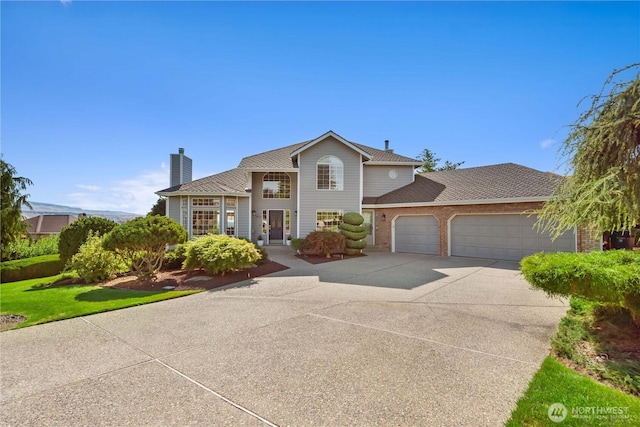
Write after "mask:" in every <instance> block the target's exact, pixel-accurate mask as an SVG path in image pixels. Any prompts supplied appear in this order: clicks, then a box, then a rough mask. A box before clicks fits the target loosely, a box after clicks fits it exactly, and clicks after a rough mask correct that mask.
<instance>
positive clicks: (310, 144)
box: [291, 130, 371, 160]
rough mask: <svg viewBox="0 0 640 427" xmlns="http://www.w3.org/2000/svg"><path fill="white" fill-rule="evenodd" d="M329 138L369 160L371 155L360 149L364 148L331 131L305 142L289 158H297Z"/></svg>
mask: <svg viewBox="0 0 640 427" xmlns="http://www.w3.org/2000/svg"><path fill="white" fill-rule="evenodd" d="M330 136H331V137H333V138H335V139H337V140H338V141H340V142H341V143H343V144H344V145H346V146H347V147H349V148H351V149H352V150H355V151H357V152H358V153H359V154H361V155H362V156H364V157H365V158H367V160H368V159H371V154H369V153H367V151H366V150H363V149H362V147H364V146H358V145H356V144H354V143H353V142H350V141H347V140H346V139H344V138H343V137H341V136H340V135H338V134H337V133H335V132H334V131H332V130H330V131H329V132H326V133H325V134H323V135H320V136H319V137H317V138H316V139H312V140H311V141H307V142H306V143H305V144H304V145H303V146H301V147H300V148H297V149H296V150H294V151H293V152H291V156H292V157H293V156H297V155H298V154H300V153H302V152H303V151H304V150H306V149H308V148H311V147H313V146H314V145H316V144H317V143H318V142H320V141H324V140H325V139H327V138H328V137H330Z"/></svg>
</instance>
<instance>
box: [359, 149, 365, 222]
mask: <svg viewBox="0 0 640 427" xmlns="http://www.w3.org/2000/svg"><path fill="white" fill-rule="evenodd" d="M363 198H364V166H363V164H362V154H361V155H360V198H359V199H358V212H360V213H362V199H363Z"/></svg>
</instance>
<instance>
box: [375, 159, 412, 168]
mask: <svg viewBox="0 0 640 427" xmlns="http://www.w3.org/2000/svg"><path fill="white" fill-rule="evenodd" d="M364 164H365V165H372V166H410V165H412V166H415V167H418V166H422V163H419V162H399V161H395V162H394V161H390V160H386V161H384V160H367V161H366V162H364Z"/></svg>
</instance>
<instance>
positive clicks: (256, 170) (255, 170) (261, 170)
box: [236, 167, 298, 173]
mask: <svg viewBox="0 0 640 427" xmlns="http://www.w3.org/2000/svg"><path fill="white" fill-rule="evenodd" d="M236 169H240V170H243V171H247V173H253V172H296V171H297V170H298V168H276V167H272V168H240V167H237V168H236Z"/></svg>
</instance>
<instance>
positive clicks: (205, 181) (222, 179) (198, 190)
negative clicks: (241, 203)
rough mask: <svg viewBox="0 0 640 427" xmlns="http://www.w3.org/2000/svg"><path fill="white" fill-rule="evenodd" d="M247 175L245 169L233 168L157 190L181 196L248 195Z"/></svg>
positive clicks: (164, 194)
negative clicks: (246, 188)
mask: <svg viewBox="0 0 640 427" xmlns="http://www.w3.org/2000/svg"><path fill="white" fill-rule="evenodd" d="M246 185H247V176H246V174H245V171H244V170H241V169H231V170H228V171H226V172H221V173H217V174H215V175H210V176H207V177H205V178H200V179H196V180H195V181H191V182H185V183H184V184H180V185H175V186H173V187H169V188H166V189H164V190H161V191H158V192H156V194H157V195H159V196H179V195H180V194H191V195H193V194H202V195H219V194H225V195H235V196H248V194H247V192H246V191H245V187H246Z"/></svg>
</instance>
